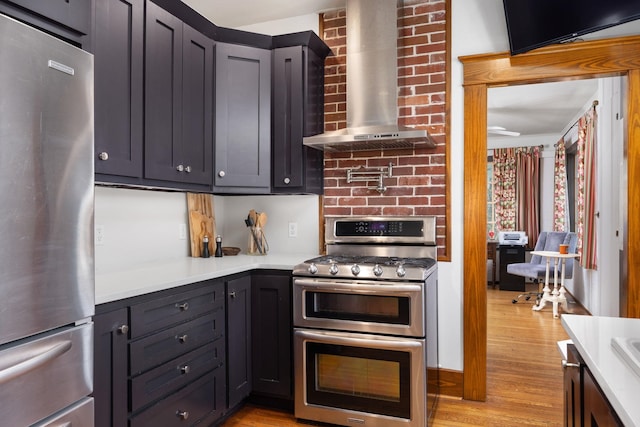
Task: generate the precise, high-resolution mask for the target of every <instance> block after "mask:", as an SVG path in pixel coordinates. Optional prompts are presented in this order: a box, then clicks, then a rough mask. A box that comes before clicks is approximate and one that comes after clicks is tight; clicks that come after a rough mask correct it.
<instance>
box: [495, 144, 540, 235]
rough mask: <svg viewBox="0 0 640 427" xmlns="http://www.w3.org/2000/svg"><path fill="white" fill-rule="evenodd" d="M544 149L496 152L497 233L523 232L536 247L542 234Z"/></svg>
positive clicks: (506, 149)
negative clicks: (542, 150)
mask: <svg viewBox="0 0 640 427" xmlns="http://www.w3.org/2000/svg"><path fill="white" fill-rule="evenodd" d="M539 171H540V148H539V147H518V148H498V149H495V150H493V182H494V187H493V191H494V198H495V217H496V230H498V231H513V230H522V231H525V232H526V233H527V236H529V245H530V246H535V243H536V240H537V239H538V234H540V230H539V219H538V211H539V204H540V202H539V200H540V179H539V175H540V172H539Z"/></svg>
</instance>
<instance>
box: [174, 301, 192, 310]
mask: <svg viewBox="0 0 640 427" xmlns="http://www.w3.org/2000/svg"><path fill="white" fill-rule="evenodd" d="M176 308H177V309H179V310H180V311H187V310H189V303H188V302H183V303H182V304H180V303H177V304H176Z"/></svg>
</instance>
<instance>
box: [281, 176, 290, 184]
mask: <svg viewBox="0 0 640 427" xmlns="http://www.w3.org/2000/svg"><path fill="white" fill-rule="evenodd" d="M283 181H284V183H285V184H289V183H290V182H291V178H289V177H287V178H285V179H283Z"/></svg>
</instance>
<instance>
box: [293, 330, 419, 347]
mask: <svg viewBox="0 0 640 427" xmlns="http://www.w3.org/2000/svg"><path fill="white" fill-rule="evenodd" d="M294 335H295V337H296V338H297V339H302V340H306V341H317V342H321V343H323V344H333V345H345V346H350V345H351V346H353V345H358V346H360V347H367V348H377V349H382V350H395V351H416V350H419V349H420V348H421V347H423V345H424V344H423V343H422V342H421V341H420V340H417V339H409V338H397V337H389V336H383V335H364V334H357V333H351V332H350V333H341V332H329V331H311V330H308V329H295V333H294Z"/></svg>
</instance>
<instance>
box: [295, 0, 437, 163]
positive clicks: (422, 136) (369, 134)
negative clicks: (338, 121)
mask: <svg viewBox="0 0 640 427" xmlns="http://www.w3.org/2000/svg"><path fill="white" fill-rule="evenodd" d="M397 21H398V11H397V2H396V1H394V0H347V127H346V129H340V130H337V131H333V132H325V133H322V134H319V135H315V136H311V137H306V138H304V139H303V144H304V145H306V146H308V147H312V148H315V149H318V150H323V151H327V152H334V151H358V150H372V149H382V148H408V147H413V146H414V145H416V144H421V145H424V146H428V147H435V144H434V143H433V141H432V140H431V139H430V138H429V135H428V134H427V131H426V130H421V129H414V128H411V127H405V126H398V46H397V39H398V26H397Z"/></svg>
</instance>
